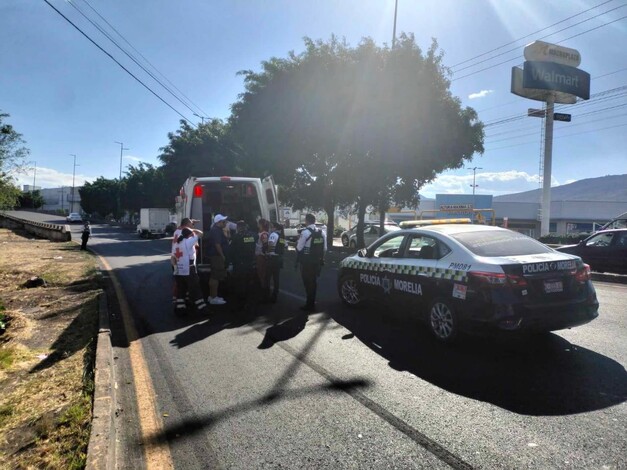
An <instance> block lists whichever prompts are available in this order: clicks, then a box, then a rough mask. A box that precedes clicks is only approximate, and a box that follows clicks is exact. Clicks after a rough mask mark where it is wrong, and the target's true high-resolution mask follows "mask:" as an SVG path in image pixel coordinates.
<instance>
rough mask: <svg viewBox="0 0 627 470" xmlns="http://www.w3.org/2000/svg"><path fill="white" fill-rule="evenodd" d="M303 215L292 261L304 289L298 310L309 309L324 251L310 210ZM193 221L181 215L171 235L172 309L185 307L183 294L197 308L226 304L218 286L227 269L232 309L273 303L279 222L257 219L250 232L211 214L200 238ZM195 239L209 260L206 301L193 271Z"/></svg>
mask: <svg viewBox="0 0 627 470" xmlns="http://www.w3.org/2000/svg"><path fill="white" fill-rule="evenodd" d="M305 220H306V222H307V227H306V228H305V229H303V231H302V232H301V234H300V238H299V240H298V243H297V246H296V250H297V264H298V265H299V266H300V270H301V275H302V279H303V284H304V286H305V291H306V293H307V302H306V304H305V305H303V306H302V307H301V309H302V310H305V311H313V310H314V309H315V299H316V290H317V277H318V276H319V274H320V269H321V267H322V265H323V263H324V253H325V252H326V234H325V233H324V232H323V231H322V230H320V229H319V228H317V227H316V225H315V222H316V219H315V216H314V215H313V214H307V216H306V218H305ZM195 223H196V221H195V220H193V219H190V218H185V219H183V220H182V221H181V225H180V227H179V228H178V229H177V230H176V231H175V232H174V236H173V239H172V256H171V262H172V268H173V274H174V280H175V282H174V310H175V313H179V314H182V313H184V312H186V310H187V302H186V297H187V295H188V294H189V298H190V301H191V302H192V303H193V304H194V306H195V308H196V309H197V310H198V311H203V310H204V309H206V308H207V303H209V304H210V305H224V304H226V303H227V301H226V300H225V299H224V298H223V297H220V295H219V292H218V291H219V287H220V283H221V282H223V281H225V280H226V279H227V275H228V273H229V272H230V274H231V275H230V279H229V280H230V282H229V288H230V292H231V293H232V294H233V295H232V297H231V298H230V299H229V302H232V303H233V309H234V310H235V309H239V308H243V307H245V306H247V305H250V304H251V303H253V302H255V303H276V302H277V300H278V294H279V286H280V271H281V268H282V267H283V254H284V253H285V251H286V243H285V235H284V230H283V226H282V225H281V224H279V223H278V222H270V221H268V220H265V219H260V220H259V221H258V222H257V224H256V225H257V227H256V228H257V231H254V230H251V228H250V226H249V225H248V223H246V222H245V221H243V220H240V221H238V222H232V221H229V219H228V217H226V216H224V215H222V214H217V215H216V216H215V217H214V219H213V225H212V226H211V228H210V230H209V233H208V234H207V237H203V232H202V231H200V230H198V229H195V228H194V224H195ZM201 238H202V239H203V243H205V250H206V251H207V255H208V256H209V262H210V265H211V273H210V278H209V297H208V298H207V301H206V302H205V299H204V298H203V294H202V289H201V287H200V282H199V279H198V273H197V271H196V265H197V263H196V260H197V247H198V246H199V240H200V239H201Z"/></svg>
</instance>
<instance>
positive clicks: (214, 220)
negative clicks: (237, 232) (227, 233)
mask: <svg viewBox="0 0 627 470" xmlns="http://www.w3.org/2000/svg"><path fill="white" fill-rule="evenodd" d="M223 220H226V216H224V215H222V214H216V216H215V217H214V218H213V223H214V224H217V223H218V222H222V221H223Z"/></svg>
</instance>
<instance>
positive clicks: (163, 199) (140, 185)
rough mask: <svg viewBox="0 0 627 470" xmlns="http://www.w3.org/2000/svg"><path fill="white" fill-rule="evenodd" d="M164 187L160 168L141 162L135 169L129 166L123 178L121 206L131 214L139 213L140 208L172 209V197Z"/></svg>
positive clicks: (162, 173) (163, 178)
mask: <svg viewBox="0 0 627 470" xmlns="http://www.w3.org/2000/svg"><path fill="white" fill-rule="evenodd" d="M164 187H165V177H164V172H163V168H162V167H160V168H156V167H154V166H153V165H150V164H149V163H143V162H142V163H140V164H139V165H138V166H137V167H134V166H132V165H131V166H129V169H128V171H127V173H126V177H125V178H124V195H123V197H122V202H123V206H124V208H126V209H128V210H129V211H131V212H139V210H140V209H141V208H142V207H168V208H169V207H172V206H173V205H174V196H173V194H172V193H170V192H168V191H164Z"/></svg>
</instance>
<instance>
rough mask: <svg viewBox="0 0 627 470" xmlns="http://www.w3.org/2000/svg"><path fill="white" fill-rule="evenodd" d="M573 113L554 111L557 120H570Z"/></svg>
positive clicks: (554, 117)
mask: <svg viewBox="0 0 627 470" xmlns="http://www.w3.org/2000/svg"><path fill="white" fill-rule="evenodd" d="M570 118H571V115H570V114H565V113H553V119H555V120H556V121H563V122H570Z"/></svg>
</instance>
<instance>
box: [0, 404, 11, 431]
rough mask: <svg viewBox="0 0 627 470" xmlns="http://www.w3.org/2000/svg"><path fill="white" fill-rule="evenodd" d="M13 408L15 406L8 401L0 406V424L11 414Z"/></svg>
mask: <svg viewBox="0 0 627 470" xmlns="http://www.w3.org/2000/svg"><path fill="white" fill-rule="evenodd" d="M14 410H15V407H14V406H13V405H11V404H9V403H7V404H6V405H2V406H0V426H2V425H3V424H4V422H5V421H7V420H8V419H9V418H10V417H11V415H13V412H14Z"/></svg>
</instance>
